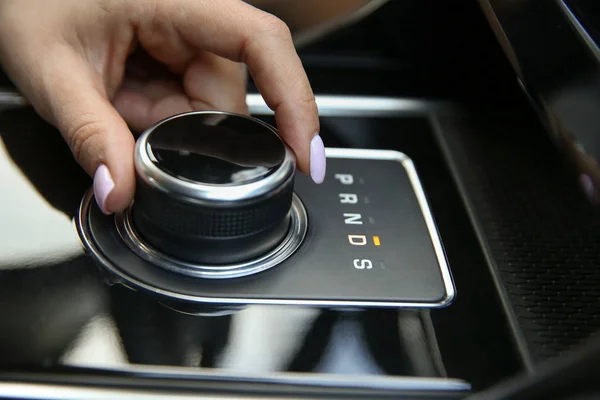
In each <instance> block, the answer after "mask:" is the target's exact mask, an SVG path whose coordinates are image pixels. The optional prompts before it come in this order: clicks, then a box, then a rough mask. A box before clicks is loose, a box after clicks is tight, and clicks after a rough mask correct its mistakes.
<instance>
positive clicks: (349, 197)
mask: <svg viewBox="0 0 600 400" xmlns="http://www.w3.org/2000/svg"><path fill="white" fill-rule="evenodd" d="M340 203H342V204H356V203H358V196H357V195H355V194H354V193H340Z"/></svg>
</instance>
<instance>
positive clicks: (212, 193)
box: [132, 112, 296, 265]
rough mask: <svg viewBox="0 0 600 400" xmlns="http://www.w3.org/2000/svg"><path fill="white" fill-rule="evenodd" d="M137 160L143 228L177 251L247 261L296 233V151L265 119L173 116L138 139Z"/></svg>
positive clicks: (152, 240)
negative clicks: (293, 208)
mask: <svg viewBox="0 0 600 400" xmlns="http://www.w3.org/2000/svg"><path fill="white" fill-rule="evenodd" d="M135 167H136V173H137V190H136V196H135V199H134V204H133V206H132V217H133V224H134V226H135V230H136V231H137V233H138V235H139V236H140V237H141V238H142V239H143V240H144V241H146V242H147V243H148V244H150V245H152V246H153V247H154V248H155V249H157V250H158V251H161V252H163V253H165V254H167V255H169V256H171V257H174V258H177V259H179V260H182V261H188V262H194V263H202V264H211V265H219V264H231V263H237V262H242V261H246V260H249V259H253V258H256V257H259V256H260V255H262V254H265V253H267V252H268V251H270V250H271V249H273V248H274V247H275V246H277V245H278V244H279V243H280V242H281V240H282V239H283V238H284V237H285V235H286V234H287V232H288V229H289V226H290V217H289V215H290V208H291V205H292V196H293V184H294V174H295V167H296V161H295V157H294V154H293V153H292V151H291V150H290V149H289V148H288V147H287V146H286V145H285V143H284V142H283V141H282V140H281V139H280V138H279V136H278V135H277V132H276V130H275V129H274V128H273V127H271V126H269V125H268V124H266V123H264V122H262V121H260V120H258V119H255V118H253V117H248V116H242V115H237V114H231V113H223V112H191V113H186V114H180V115H176V116H173V117H171V118H168V119H166V120H163V121H161V122H159V123H157V124H156V125H154V126H153V127H151V128H150V129H148V130H147V131H146V132H144V133H143V134H142V135H141V137H140V138H139V139H138V142H137V144H136V151H135Z"/></svg>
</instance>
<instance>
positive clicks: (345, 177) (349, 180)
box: [334, 174, 354, 185]
mask: <svg viewBox="0 0 600 400" xmlns="http://www.w3.org/2000/svg"><path fill="white" fill-rule="evenodd" d="M334 178H335V179H339V180H340V182H341V184H342V185H352V184H353V183H354V177H353V176H352V175H350V174H335V175H334Z"/></svg>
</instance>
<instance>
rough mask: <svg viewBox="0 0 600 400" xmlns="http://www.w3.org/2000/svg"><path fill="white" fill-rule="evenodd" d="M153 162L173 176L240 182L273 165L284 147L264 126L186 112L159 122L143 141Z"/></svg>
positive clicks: (261, 174) (260, 174) (237, 118)
mask: <svg viewBox="0 0 600 400" xmlns="http://www.w3.org/2000/svg"><path fill="white" fill-rule="evenodd" d="M147 151H148V153H149V155H150V159H151V160H152V161H153V162H154V164H155V165H156V166H157V167H159V168H160V169H162V170H163V171H165V172H167V173H169V174H171V175H173V176H174V177H176V178H178V179H183V180H187V181H191V182H198V183H203V184H219V185H226V184H231V185H235V184H245V183H250V182H254V181H257V180H259V179H262V178H264V177H266V176H268V175H270V174H271V173H272V172H273V170H275V169H276V168H277V167H279V166H280V165H281V164H282V163H283V161H284V159H285V148H284V147H283V143H282V141H281V140H280V139H279V137H278V136H277V135H276V134H275V133H274V132H273V131H272V130H271V129H269V128H268V127H267V126H265V125H263V124H261V123H257V122H255V121H253V120H251V119H249V118H246V117H242V116H235V115H228V114H221V113H219V114H217V113H214V114H210V113H209V114H202V113H200V114H190V115H185V116H181V117H178V118H174V119H169V120H167V121H165V122H163V123H161V124H159V125H158V126H157V127H156V128H155V129H153V130H152V133H151V134H150V135H149V136H148V139H147Z"/></svg>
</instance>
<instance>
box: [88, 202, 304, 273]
mask: <svg viewBox="0 0 600 400" xmlns="http://www.w3.org/2000/svg"><path fill="white" fill-rule="evenodd" d="M88 196H89V199H90V200H89V201H90V202H91V199H92V196H93V193H92V192H91V191H89V192H88ZM88 204H89V203H88ZM289 218H290V227H289V230H288V233H287V234H286V236H285V237H284V239H283V240H282V241H281V243H280V244H279V245H278V246H277V247H275V248H274V249H273V250H271V251H270V252H268V253H267V254H265V255H263V256H261V257H260V258H258V259H255V260H251V261H247V262H243V263H239V264H231V265H219V266H210V265H199V264H192V263H187V262H184V261H180V260H177V259H174V258H173V257H169V256H168V255H166V254H163V253H161V252H159V251H157V250H155V249H154V248H153V247H152V246H151V245H149V244H148V243H146V242H145V241H144V240H143V239H142V238H141V237H140V236H139V235H138V234H137V232H136V231H135V229H134V227H133V224H132V222H131V219H132V217H131V208H129V209H127V210H126V212H125V213H120V214H118V215H116V216H115V224H116V226H117V230H118V232H119V235H120V236H121V239H122V240H123V241H124V242H125V244H127V247H129V249H130V250H131V251H133V252H134V253H136V254H137V255H138V256H139V257H141V258H143V259H144V260H146V261H148V262H150V263H152V264H154V265H157V266H159V267H161V268H164V269H166V270H169V271H171V272H175V273H178V274H182V275H187V276H192V277H197V278H203V279H233V278H241V277H244V276H249V275H253V274H257V273H259V272H262V271H266V270H268V269H270V268H273V267H275V266H277V265H279V264H281V263H282V262H283V261H285V260H286V259H287V258H288V257H290V256H291V255H292V254H294V252H295V251H296V250H297V249H298V247H300V245H301V244H302V242H303V241H304V237H305V236H306V232H307V230H308V216H307V214H306V209H305V208H304V205H303V204H302V202H301V201H300V198H299V197H298V196H297V195H296V194H294V195H293V199H292V207H291V209H290V217H289Z"/></svg>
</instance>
